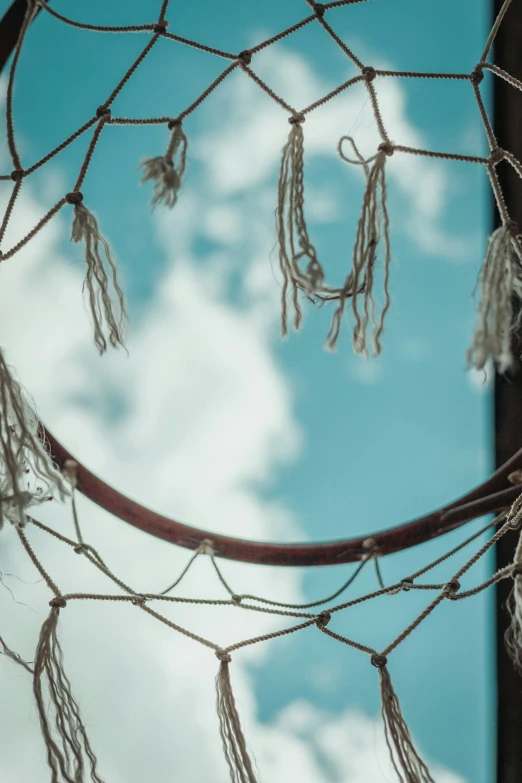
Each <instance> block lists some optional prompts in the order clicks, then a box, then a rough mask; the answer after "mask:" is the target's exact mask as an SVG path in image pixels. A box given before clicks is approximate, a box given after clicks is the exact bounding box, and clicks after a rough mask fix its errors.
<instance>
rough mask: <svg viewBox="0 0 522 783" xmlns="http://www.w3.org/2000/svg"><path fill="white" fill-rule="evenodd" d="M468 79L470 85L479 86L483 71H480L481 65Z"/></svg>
mask: <svg viewBox="0 0 522 783" xmlns="http://www.w3.org/2000/svg"><path fill="white" fill-rule="evenodd" d="M469 78H470V80H471V83H472V84H480V82H481V81H482V80H483V78H484V71H483V69H482V65H477V66H476V68H475V69H474V70H473V71H472V72H471V75H470V77H469Z"/></svg>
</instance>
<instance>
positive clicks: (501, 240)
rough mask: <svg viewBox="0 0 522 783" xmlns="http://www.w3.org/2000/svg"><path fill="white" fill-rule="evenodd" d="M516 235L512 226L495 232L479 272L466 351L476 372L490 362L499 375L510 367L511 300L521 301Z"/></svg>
mask: <svg viewBox="0 0 522 783" xmlns="http://www.w3.org/2000/svg"><path fill="white" fill-rule="evenodd" d="M517 233H518V228H517V227H516V225H515V224H509V225H506V226H502V227H501V228H497V230H496V231H494V232H493V234H492V235H491V237H490V240H489V243H488V249H487V253H486V258H485V260H484V263H483V265H482V269H481V270H480V275H479V279H478V282H477V288H480V294H481V300H480V303H479V306H478V312H477V321H476V325H475V331H474V334H473V342H472V344H471V347H470V349H469V351H468V362H469V364H470V365H471V366H472V367H474V368H475V369H477V370H482V369H483V368H484V366H485V365H486V362H487V361H488V359H490V358H491V359H492V360H493V361H494V362H495V363H496V364H497V366H498V369H499V371H500V372H506V370H508V369H509V368H510V367H511V365H512V364H513V355H512V351H511V333H512V330H513V327H514V326H515V323H514V315H513V298H514V296H515V295H516V296H517V297H518V298H519V299H520V298H522V266H521V262H520V260H519V258H518V256H517V254H516V251H515V248H514V245H513V237H514V236H516V234H517Z"/></svg>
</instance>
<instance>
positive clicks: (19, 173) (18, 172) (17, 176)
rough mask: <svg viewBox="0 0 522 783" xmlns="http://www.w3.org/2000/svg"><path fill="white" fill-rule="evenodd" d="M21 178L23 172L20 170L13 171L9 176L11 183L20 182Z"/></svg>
mask: <svg viewBox="0 0 522 783" xmlns="http://www.w3.org/2000/svg"><path fill="white" fill-rule="evenodd" d="M23 176H24V172H23V170H22V169H15V170H14V171H12V172H11V174H10V177H11V179H12V180H13V182H20V180H21V179H22V178H23Z"/></svg>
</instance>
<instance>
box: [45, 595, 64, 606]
mask: <svg viewBox="0 0 522 783" xmlns="http://www.w3.org/2000/svg"><path fill="white" fill-rule="evenodd" d="M49 606H52V607H53V609H65V607H66V606H67V601H66V600H65V598H64V597H63V595H55V597H54V598H51V600H50V601H49Z"/></svg>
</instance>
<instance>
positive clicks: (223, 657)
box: [216, 650, 232, 663]
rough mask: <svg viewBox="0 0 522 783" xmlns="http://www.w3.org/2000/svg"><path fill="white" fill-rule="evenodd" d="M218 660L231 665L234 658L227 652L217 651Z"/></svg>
mask: <svg viewBox="0 0 522 783" xmlns="http://www.w3.org/2000/svg"><path fill="white" fill-rule="evenodd" d="M216 658H217V659H218V661H221V663H230V662H231V660H232V656H231V655H230V654H229V653H227V651H226V650H216Z"/></svg>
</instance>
